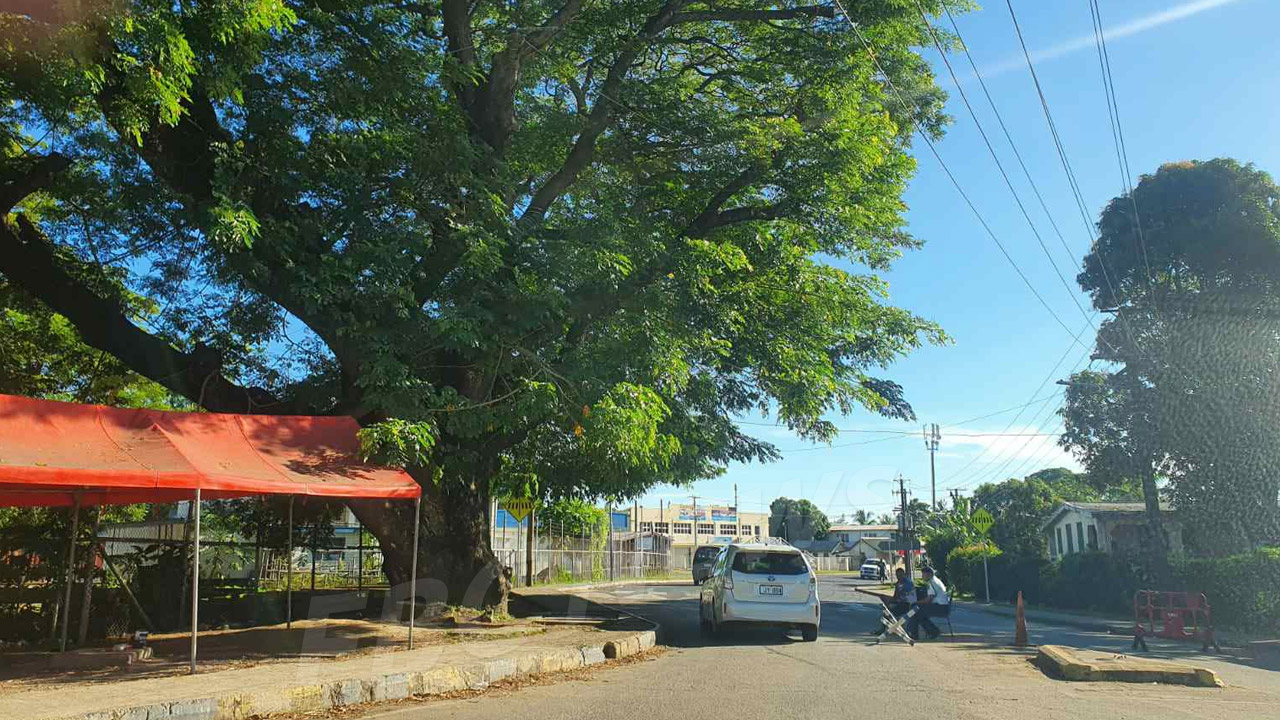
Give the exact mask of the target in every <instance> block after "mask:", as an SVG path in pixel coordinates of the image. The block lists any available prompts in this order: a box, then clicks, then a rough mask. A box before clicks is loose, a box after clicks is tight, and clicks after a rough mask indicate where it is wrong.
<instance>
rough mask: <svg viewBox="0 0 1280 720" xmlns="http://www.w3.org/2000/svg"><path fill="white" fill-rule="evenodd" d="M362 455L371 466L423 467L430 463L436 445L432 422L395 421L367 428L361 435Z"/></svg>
mask: <svg viewBox="0 0 1280 720" xmlns="http://www.w3.org/2000/svg"><path fill="white" fill-rule="evenodd" d="M357 435H358V437H359V438H360V455H361V457H363V458H364V460H365V461H366V462H367V461H369V460H377V461H378V462H382V463H386V464H388V465H394V466H396V467H408V466H422V465H426V464H427V463H428V462H429V461H430V452H431V446H433V445H435V443H436V433H435V428H434V427H433V425H432V424H431V423H428V422H408V421H406V420H399V419H391V420H383V421H382V422H377V423H373V424H371V425H366V426H364V427H362V428H360V430H359V431H358V432H357Z"/></svg>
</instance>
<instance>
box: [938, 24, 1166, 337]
mask: <svg viewBox="0 0 1280 720" xmlns="http://www.w3.org/2000/svg"><path fill="white" fill-rule="evenodd" d="M944 7H945V5H944ZM1005 7H1007V8H1008V9H1009V19H1010V20H1012V21H1013V29H1014V32H1015V33H1017V36H1018V44H1019V45H1020V46H1021V47H1022V56H1023V58H1024V59H1025V60H1026V61H1027V70H1028V71H1030V73H1031V81H1032V83H1033V84H1034V85H1035V88H1036V95H1037V97H1038V98H1039V99H1040V110H1041V113H1042V114H1043V115H1044V119H1045V123H1046V124H1047V125H1048V127H1049V135H1050V136H1051V137H1052V138H1053V146H1054V148H1055V150H1057V153H1058V162H1059V163H1060V164H1061V165H1062V171H1063V173H1064V174H1065V175H1066V176H1067V185H1068V186H1069V187H1070V188H1071V195H1072V197H1073V198H1075V203H1076V210H1077V211H1078V212H1079V213H1080V221H1081V222H1082V223H1083V224H1084V228H1085V234H1086V236H1087V237H1088V238H1089V248H1090V250H1091V251H1093V252H1097V247H1098V241H1099V239H1100V238H1099V237H1098V236H1097V235H1095V233H1094V226H1093V222H1092V221H1091V220H1090V219H1089V206H1088V203H1087V202H1085V199H1084V193H1083V192H1082V191H1081V190H1080V183H1079V181H1078V180H1077V179H1076V174H1075V170H1073V169H1072V167H1071V161H1070V159H1069V158H1068V156H1067V150H1066V147H1065V146H1064V145H1063V142H1062V137H1061V135H1059V134H1058V125H1057V123H1055V122H1054V120H1053V112H1052V111H1051V110H1050V109H1049V100H1048V98H1046V97H1045V94H1044V87H1043V86H1042V85H1041V84H1040V75H1039V74H1038V73H1037V72H1036V66H1035V63H1034V62H1032V60H1031V51H1030V50H1029V49H1028V48H1027V41H1026V38H1024V37H1023V35H1022V25H1021V24H1020V23H1019V22H1018V14H1017V13H1016V12H1014V9H1013V2H1012V0H1005ZM1108 107H1110V106H1108ZM1098 266H1099V268H1100V269H1101V270H1102V278H1103V280H1104V281H1105V282H1106V285H1107V289H1108V290H1109V291H1110V292H1111V296H1112V297H1113V298H1116V299H1117V300H1118V299H1119V294H1118V293H1117V292H1116V287H1115V284H1114V283H1113V282H1112V280H1111V275H1112V273H1109V272H1108V271H1107V261H1106V258H1105V257H1104V256H1103V255H1102V254H1101V253H1098ZM1116 315H1117V317H1118V318H1119V319H1120V324H1121V326H1122V327H1124V328H1125V332H1126V333H1127V334H1128V335H1129V342H1130V343H1132V344H1133V346H1134V348H1135V349H1136V350H1138V351H1139V352H1141V351H1142V348H1141V346H1140V345H1139V344H1138V341H1137V335H1136V334H1135V333H1134V332H1133V326H1132V325H1131V324H1130V323H1129V321H1128V319H1127V318H1125V315H1124V309H1123V308H1121V307H1119V305H1117V307H1116Z"/></svg>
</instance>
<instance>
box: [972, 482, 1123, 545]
mask: <svg viewBox="0 0 1280 720" xmlns="http://www.w3.org/2000/svg"><path fill="white" fill-rule="evenodd" d="M1122 500H1141V489H1140V488H1137V487H1135V486H1134V484H1133V483H1132V482H1123V481H1122V482H1119V483H1116V484H1114V485H1111V486H1110V487H1108V488H1107V489H1105V490H1099V489H1098V488H1096V487H1095V486H1093V485H1092V484H1090V483H1089V480H1088V477H1087V476H1085V475H1081V474H1077V473H1074V472H1072V471H1070V470H1067V469H1066V468H1049V469H1045V470H1040V471H1038V472H1035V473H1032V474H1031V475H1028V476H1027V477H1026V478H1025V479H1022V480H1016V479H1011V480H1006V481H1004V482H1001V483H984V484H982V485H979V486H978V487H977V488H976V489H975V490H974V491H973V499H972V504H973V507H975V508H978V507H981V508H986V510H987V512H989V513H991V516H992V518H994V519H995V524H994V525H992V526H991V530H990V536H991V539H992V540H993V541H994V542H995V543H996V544H997V545H999V546H1000V547H1002V548H1004V549H1005V550H1006V551H1007V552H1010V553H1013V554H1014V555H1018V556H1023V557H1042V556H1046V555H1047V553H1048V546H1047V544H1046V541H1045V537H1044V533H1043V532H1041V529H1040V525H1041V524H1042V523H1044V521H1046V520H1048V519H1049V515H1050V514H1052V512H1053V510H1054V508H1056V507H1057V506H1058V505H1059V504H1061V503H1063V502H1101V501H1110V502H1118V501H1122Z"/></svg>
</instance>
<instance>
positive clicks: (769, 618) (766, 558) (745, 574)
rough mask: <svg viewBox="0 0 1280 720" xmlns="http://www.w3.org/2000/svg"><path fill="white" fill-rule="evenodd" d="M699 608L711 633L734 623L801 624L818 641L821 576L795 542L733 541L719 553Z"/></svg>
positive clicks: (809, 637)
mask: <svg viewBox="0 0 1280 720" xmlns="http://www.w3.org/2000/svg"><path fill="white" fill-rule="evenodd" d="M698 613H699V620H700V621H701V626H702V632H703V633H704V634H706V635H713V634H716V633H717V632H719V631H721V630H723V629H724V628H725V627H726V626H727V625H729V624H751V625H776V626H781V627H787V628H799V630H800V632H801V634H802V635H803V636H804V639H805V640H806V641H808V642H813V641H814V640H817V639H818V625H819V624H820V623H821V621H822V603H821V602H819V601H818V576H817V575H815V574H814V572H813V566H811V565H810V564H809V561H808V560H807V559H806V558H805V556H804V554H803V553H801V552H800V551H799V550H797V549H796V548H794V547H791V546H790V545H778V544H771V543H764V542H744V543H733V544H730V545H729V546H728V547H726V548H725V549H724V550H721V551H720V555H719V556H717V557H716V562H715V565H713V566H712V568H711V576H710V577H708V578H707V580H706V582H705V583H704V584H703V586H702V597H701V602H700V603H699V608H698Z"/></svg>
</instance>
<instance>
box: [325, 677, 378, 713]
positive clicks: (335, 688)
mask: <svg viewBox="0 0 1280 720" xmlns="http://www.w3.org/2000/svg"><path fill="white" fill-rule="evenodd" d="M328 689H329V706H330V707H343V706H346V705H358V704H360V703H362V702H366V701H367V700H368V696H367V695H366V694H365V691H364V683H362V682H360V681H359V680H338V681H336V682H331V683H329V685H328Z"/></svg>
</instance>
